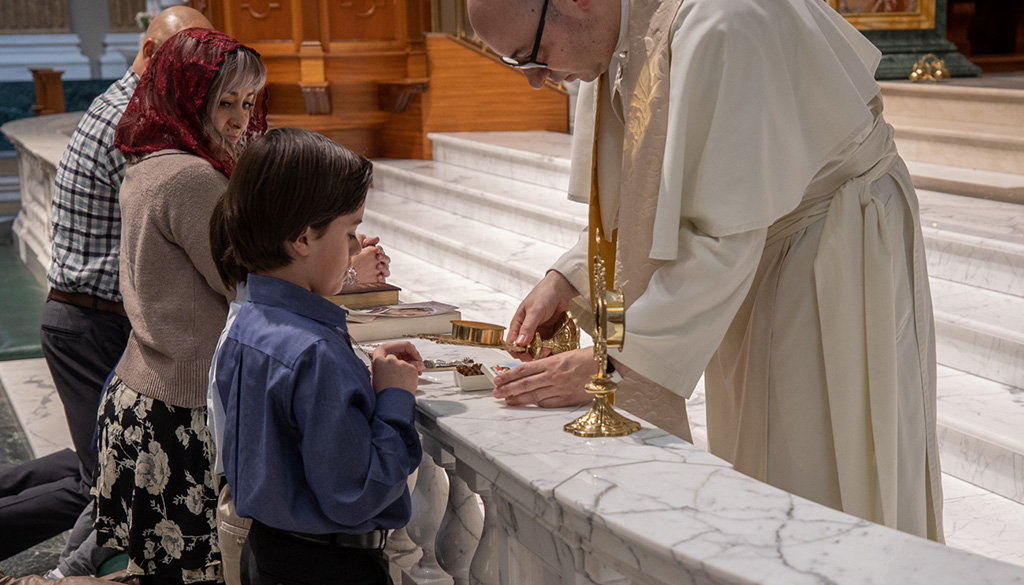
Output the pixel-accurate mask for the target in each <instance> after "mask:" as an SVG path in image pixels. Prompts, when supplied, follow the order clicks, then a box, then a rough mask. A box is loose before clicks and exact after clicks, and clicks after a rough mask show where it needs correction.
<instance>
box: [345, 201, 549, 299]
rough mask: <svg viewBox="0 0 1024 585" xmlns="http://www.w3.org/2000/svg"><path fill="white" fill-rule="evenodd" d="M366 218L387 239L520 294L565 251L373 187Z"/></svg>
mask: <svg viewBox="0 0 1024 585" xmlns="http://www.w3.org/2000/svg"><path fill="white" fill-rule="evenodd" d="M364 221H366V222H367V224H368V225H372V226H374V227H375V228H376V230H377V234H379V235H380V236H381V238H382V240H383V241H384V242H387V244H385V245H386V246H388V247H391V248H393V249H398V250H403V251H405V252H407V253H409V254H411V255H413V256H416V257H418V258H420V259H421V260H423V261H426V262H429V263H431V264H434V265H437V266H440V267H442V268H444V269H445V270H448V271H451V272H454V273H456V274H458V275H460V276H463V277H466V278H469V279H471V280H475V281H477V282H483V283H486V284H488V285H489V286H490V287H491V288H494V289H497V290H502V291H505V292H507V293H508V294H510V295H513V296H515V297H518V298H522V297H523V296H525V295H526V294H527V293H528V292H529V291H530V289H531V288H532V287H533V285H534V284H536V282H537V281H539V280H540V279H541V278H542V277H543V276H544V273H545V271H547V269H548V267H549V266H550V265H551V264H552V263H553V262H554V261H555V260H556V259H557V258H558V257H559V256H560V255H561V254H562V253H563V252H564V247H562V246H556V245H553V244H549V243H547V242H543V241H540V240H538V239H536V238H534V237H533V236H532V235H522V234H519V233H516V232H513V231H509V230H506V229H502V228H499V227H495V226H493V225H488V224H485V223H482V222H480V221H477V220H474V219H470V218H467V217H463V216H459V215H455V214H453V213H450V212H448V211H446V210H444V209H440V208H436V207H432V206H429V205H425V204H423V203H420V202H417V201H413V200H411V199H406V198H403V197H400V196H398V195H394V194H392V193H388V192H385V191H381V190H380V189H377V188H375V189H373V190H372V191H371V192H370V195H369V197H368V198H367V204H366V211H365V213H364Z"/></svg>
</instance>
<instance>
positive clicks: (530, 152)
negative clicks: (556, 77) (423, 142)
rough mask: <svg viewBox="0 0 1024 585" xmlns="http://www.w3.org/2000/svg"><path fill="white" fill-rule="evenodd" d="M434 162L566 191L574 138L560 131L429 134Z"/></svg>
mask: <svg viewBox="0 0 1024 585" xmlns="http://www.w3.org/2000/svg"><path fill="white" fill-rule="evenodd" d="M427 137H428V138H430V139H431V141H432V144H433V159H434V160H437V161H441V162H446V163H450V164H453V165H457V166H462V167H467V168H471V169H476V170H478V171H484V172H488V173H491V174H494V175H498V176H501V177H510V178H512V177H514V178H516V179H518V180H520V181H524V182H527V183H533V184H536V185H542V186H545V187H550V188H552V189H558V190H561V191H563V192H564V191H565V190H566V189H568V187H569V158H568V157H569V151H570V147H571V141H572V138H571V136H570V135H568V134H561V133H557V132H454V133H444V134H433V133H432V134H428V135H427Z"/></svg>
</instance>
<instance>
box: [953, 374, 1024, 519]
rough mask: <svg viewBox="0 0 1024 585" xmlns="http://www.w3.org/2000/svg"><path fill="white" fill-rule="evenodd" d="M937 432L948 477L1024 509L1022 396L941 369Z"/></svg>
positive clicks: (994, 384) (1009, 388) (974, 378)
mask: <svg viewBox="0 0 1024 585" xmlns="http://www.w3.org/2000/svg"><path fill="white" fill-rule="evenodd" d="M938 427H939V429H938V430H939V449H940V454H941V458H942V470H943V471H944V472H945V473H948V474H950V475H952V476H955V477H957V478H960V479H962V480H965V481H968V482H970V483H972V484H974V485H977V486H981V487H983V488H984V489H986V490H988V491H991V492H993V493H997V494H1000V495H1002V496H1004V497H1006V498H1009V499H1011V500H1014V501H1016V502H1017V503H1019V504H1024V391H1022V390H1020V389H1017V388H1013V387H1010V386H1006V385H1003V384H999V383H996V382H991V381H989V380H984V379H981V378H978V377H976V376H971V375H970V374H966V373H963V372H959V371H957V370H953V369H951V368H944V367H939V370H938ZM1022 509H1024V508H1022Z"/></svg>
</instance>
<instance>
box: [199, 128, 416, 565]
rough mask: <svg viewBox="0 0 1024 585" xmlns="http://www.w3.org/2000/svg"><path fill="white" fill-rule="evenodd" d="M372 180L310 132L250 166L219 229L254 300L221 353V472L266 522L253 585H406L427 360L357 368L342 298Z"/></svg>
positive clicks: (276, 141) (248, 554)
mask: <svg viewBox="0 0 1024 585" xmlns="http://www.w3.org/2000/svg"><path fill="white" fill-rule="evenodd" d="M371 177H372V166H371V164H370V162H369V161H367V160H366V159H365V158H363V157H361V156H359V155H357V154H354V153H352V152H351V151H348V150H347V149H345V148H344V147H342V146H340V145H338V144H336V143H334V142H333V141H331V140H328V139H327V138H325V137H323V136H320V135H319V134H315V133H313V132H309V131H306V130H300V129H296V128H281V129H277V130H273V131H271V132H269V133H267V135H266V136H264V137H263V138H260V139H259V140H257V141H256V142H254V143H253V144H252V145H251V146H249V147H248V148H247V149H246V150H245V152H244V153H243V154H242V156H241V157H240V158H239V161H238V166H237V167H236V169H235V172H234V174H233V175H232V178H231V182H230V183H229V185H228V190H227V193H226V194H225V196H224V198H223V200H222V201H221V203H220V204H219V205H218V207H217V209H216V210H215V211H214V214H213V218H212V219H211V245H212V247H213V255H214V259H215V260H216V261H217V264H218V269H219V271H220V274H221V277H222V278H223V279H224V281H225V283H226V284H228V285H230V286H234V285H235V284H237V283H239V282H243V281H244V282H246V283H247V288H248V301H247V302H246V303H245V305H243V306H242V308H241V309H240V311H239V313H238V317H237V319H236V320H235V322H234V324H233V325H232V327H231V330H230V332H229V334H228V336H227V338H226V339H225V341H224V344H223V346H222V347H221V350H220V352H219V353H218V354H217V366H216V382H217V388H218V392H219V394H220V398H221V400H222V403H223V405H224V411H225V429H224V444H223V452H222V458H223V461H224V472H225V475H226V477H227V480H228V485H229V486H230V488H231V493H232V496H233V497H234V502H235V506H236V508H237V510H238V514H239V515H240V516H243V517H250V518H252V519H253V524H252V528H251V530H250V532H249V536H248V540H247V541H246V544H245V548H244V549H243V552H242V567H241V572H242V582H243V583H245V582H249V583H252V584H264V583H268V584H269V583H285V584H288V583H311V584H312V583H316V584H319V583H325V584H326V583H330V584H332V585H333V584H338V583H353V584H356V583H358V584H371V583H372V584H378V583H380V584H386V583H391V579H390V577H389V576H388V571H387V564H386V561H385V560H384V558H383V555H382V549H383V547H384V542H385V539H386V534H387V530H388V529H393V528H399V527H401V526H404V525H405V524H406V523H407V522H408V521H409V516H410V511H411V510H410V497H409V490H408V488H407V480H408V476H409V474H410V473H412V471H413V470H414V469H416V467H417V466H418V465H419V462H420V457H421V450H420V444H419V437H418V435H417V433H416V428H415V424H414V413H415V399H414V397H413V395H414V393H415V391H416V384H417V377H418V375H419V374H420V373H421V372H422V371H423V361H422V359H421V358H420V355H419V353H418V352H417V351H416V349H415V347H414V346H413V345H412V344H411V343H409V342H390V343H385V344H382V345H380V346H379V347H377V348H376V349H375V350H374V352H373V355H372V356H371V366H370V368H369V369H367V367H366V366H365V365H364V364H363V363H362V361H361V360H360V359H359V358H358V357H357V356H356V354H355V352H354V351H353V349H352V345H351V342H350V340H349V337H348V332H347V329H346V322H345V316H346V314H347V313H346V311H345V310H343V309H340V308H339V307H337V306H335V305H334V304H333V303H331V302H329V301H327V300H326V299H324V298H323V297H324V296H328V295H332V294H336V293H337V292H338V291H339V290H341V287H342V283H343V280H344V278H345V274H346V271H347V269H348V267H349V258H350V257H351V256H352V255H353V254H354V253H356V252H357V251H358V248H359V241H358V239H357V237H356V231H355V230H356V227H357V226H358V224H359V223H360V222H361V221H362V214H363V203H364V201H365V198H366V193H367V190H368V188H369V184H370V180H371Z"/></svg>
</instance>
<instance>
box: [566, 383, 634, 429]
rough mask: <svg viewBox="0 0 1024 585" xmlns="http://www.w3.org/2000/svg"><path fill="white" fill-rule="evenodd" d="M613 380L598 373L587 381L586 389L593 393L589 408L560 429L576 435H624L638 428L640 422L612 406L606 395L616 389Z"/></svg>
mask: <svg viewBox="0 0 1024 585" xmlns="http://www.w3.org/2000/svg"><path fill="white" fill-rule="evenodd" d="M616 389H617V388H616V384H615V382H612V381H611V380H610V379H608V378H606V377H605V376H604V374H603V372H602V373H601V374H598V375H596V376H592V377H591V378H590V382H587V385H586V390H587V392H589V393H590V394H593V395H594V403H593V404H592V405H591V406H590V410H589V411H587V413H586V414H584V415H583V416H581V417H579V418H578V419H576V420H574V421H572V422H571V423H568V424H566V425H565V426H563V427H562V429H563V430H564V431H565V432H567V433H572V434H574V435H576V436H577V437H625V436H626V435H629V434H632V433H635V432H637V431H639V430H640V423H638V422H636V421H634V420H630V419H628V418H626V417H624V416H622V415H621V414H619V413H618V412H616V411H615V409H614V408H612V405H611V404H610V403H609V402H608V396H610V395H611V394H613V393H614V392H615V390H616Z"/></svg>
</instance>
